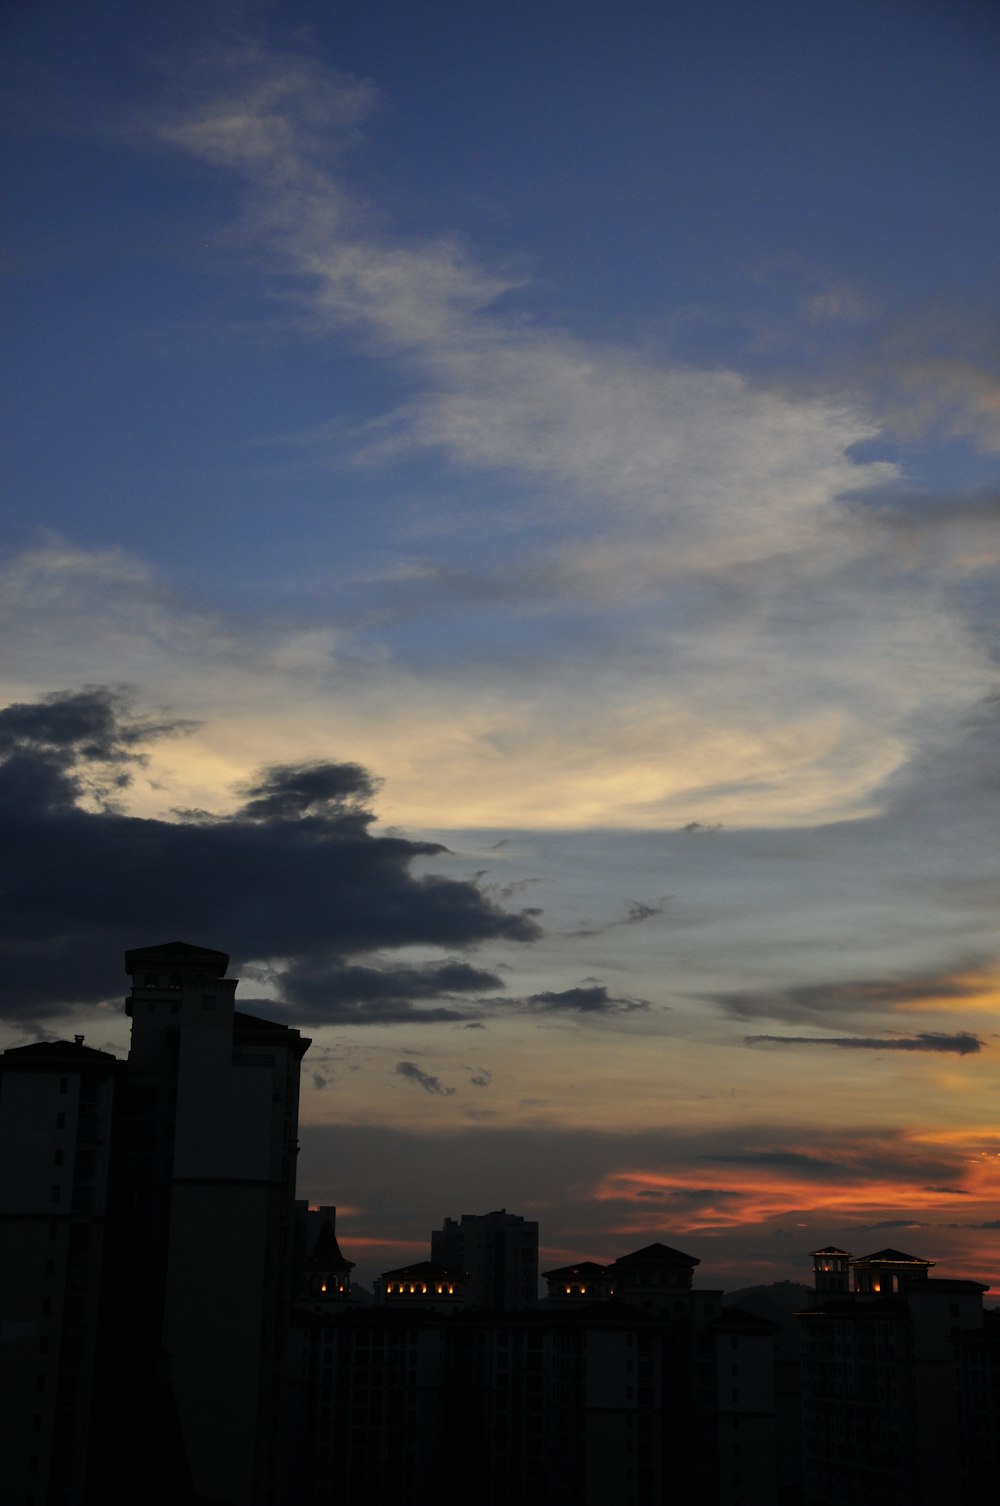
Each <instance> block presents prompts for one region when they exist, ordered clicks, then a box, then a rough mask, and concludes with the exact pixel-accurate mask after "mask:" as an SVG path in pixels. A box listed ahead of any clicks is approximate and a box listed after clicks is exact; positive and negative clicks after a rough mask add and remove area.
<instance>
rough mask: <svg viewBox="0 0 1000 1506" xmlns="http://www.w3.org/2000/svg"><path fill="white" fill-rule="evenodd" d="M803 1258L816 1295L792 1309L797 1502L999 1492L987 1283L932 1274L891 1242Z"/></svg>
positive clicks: (877, 1505) (967, 1504)
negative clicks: (859, 1253)
mask: <svg viewBox="0 0 1000 1506" xmlns="http://www.w3.org/2000/svg"><path fill="white" fill-rule="evenodd" d="M813 1260H814V1268H815V1272H816V1303H815V1305H814V1306H813V1307H812V1308H810V1309H809V1310H808V1311H806V1312H803V1313H800V1314H799V1316H798V1323H799V1328H800V1334H801V1394H802V1440H803V1501H804V1503H806V1506H834V1503H837V1506H843V1503H844V1502H845V1501H850V1502H851V1503H852V1506H854V1503H856V1506H932V1503H940V1502H941V1501H943V1500H947V1501H954V1502H961V1503H963V1506H985V1503H987V1502H989V1501H994V1500H998V1499H1000V1490H998V1486H1000V1475H998V1472H997V1438H998V1435H1000V1408H998V1400H1000V1391H998V1386H997V1381H998V1377H1000V1371H998V1369H997V1360H998V1358H1000V1350H998V1347H997V1343H998V1339H997V1329H996V1326H995V1323H994V1322H993V1321H992V1316H991V1315H988V1314H984V1312H983V1294H984V1292H986V1291H987V1290H988V1287H987V1286H986V1285H985V1284H984V1283H982V1282H979V1281H965V1280H949V1279H942V1278H932V1277H931V1276H930V1274H929V1272H930V1269H931V1267H932V1266H933V1265H934V1262H933V1261H930V1260H924V1259H922V1258H920V1257H919V1256H914V1255H907V1254H905V1253H904V1252H902V1251H900V1250H894V1249H884V1250H877V1251H875V1253H874V1254H872V1255H866V1256H864V1257H862V1258H860V1259H857V1260H853V1259H852V1257H851V1255H850V1252H849V1251H846V1250H840V1249H837V1248H835V1247H831V1246H827V1247H826V1248H825V1249H822V1250H817V1251H814V1253H813ZM849 1273H850V1275H851V1276H852V1277H853V1284H852V1285H851V1286H850V1287H849V1286H848V1274H849ZM987 1318H989V1319H990V1321H989V1322H987V1321H986V1320H987Z"/></svg>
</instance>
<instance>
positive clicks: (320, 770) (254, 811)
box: [243, 763, 378, 821]
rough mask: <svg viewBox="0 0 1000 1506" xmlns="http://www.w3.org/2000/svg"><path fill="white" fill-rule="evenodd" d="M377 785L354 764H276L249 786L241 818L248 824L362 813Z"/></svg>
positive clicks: (365, 771) (366, 772) (366, 773)
mask: <svg viewBox="0 0 1000 1506" xmlns="http://www.w3.org/2000/svg"><path fill="white" fill-rule="evenodd" d="M377 789H378V781H377V780H375V779H373V778H372V777H371V775H370V774H369V773H368V771H367V769H363V768H362V767H361V765H360V764H357V763H303V764H278V765H276V766H275V767H273V768H270V769H268V770H267V771H266V773H265V774H264V775H263V777H262V778H261V779H260V780H259V782H258V783H256V784H251V785H248V786H247V788H246V790H245V791H244V793H245V794H246V795H247V796H249V798H248V799H247V801H246V803H245V804H244V806H243V815H244V816H245V817H246V818H247V820H249V821H282V820H284V821H287V820H290V819H292V818H293V817H297V816H308V815H329V814H339V813H341V812H343V811H345V810H351V811H359V810H363V809H364V807H365V804H366V802H367V801H369V800H371V799H372V797H373V796H374V794H375V792H376V790H377Z"/></svg>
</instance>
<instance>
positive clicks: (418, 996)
mask: <svg viewBox="0 0 1000 1506" xmlns="http://www.w3.org/2000/svg"><path fill="white" fill-rule="evenodd" d="M281 986H282V992H283V994H284V997H285V999H286V1000H287V1010H288V1013H289V1014H294V1015H295V1016H296V1017H297V1018H299V1019H308V1020H310V1021H312V1022H317V1023H318V1022H322V1023H324V1024H334V1023H336V1024H353V1025H387V1024H393V1023H395V1022H396V1021H400V1020H415V1019H419V1020H422V1021H424V1022H428V1021H435V1020H436V1021H448V1020H467V1019H468V1018H469V1017H470V1015H471V1014H473V1013H474V1012H475V1011H474V1009H470V1008H469V1007H468V1005H458V1006H456V1005H452V1004H448V1003H443V1002H441V1001H442V1000H447V999H451V998H454V997H455V996H456V995H462V994H476V993H482V991H483V990H484V989H487V988H490V989H492V988H503V986H504V984H503V979H502V978H500V977H499V976H498V975H497V974H496V973H492V972H488V971H486V969H484V968H478V967H473V966H472V965H471V963H468V962H462V961H460V960H459V959H458V958H454V957H449V958H447V959H446V960H445V961H443V962H433V963H424V964H422V965H420V966H416V965H414V966H399V965H395V966H394V965H391V964H388V965H382V966H378V967H376V966H372V965H370V964H364V963H351V962H340V961H337V960H328V959H325V958H319V959H305V960H303V961H297V962H293V963H292V964H291V965H290V966H289V967H287V968H286V969H285V970H284V972H283V973H282V975H281ZM430 1000H433V1001H435V1004H434V1005H433V1006H432V1007H429V1008H428V1007H427V1001H430ZM418 1006H419V1007H418Z"/></svg>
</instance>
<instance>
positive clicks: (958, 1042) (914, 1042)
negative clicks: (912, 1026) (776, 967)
mask: <svg viewBox="0 0 1000 1506" xmlns="http://www.w3.org/2000/svg"><path fill="white" fill-rule="evenodd" d="M744 1039H745V1040H746V1043H747V1045H748V1046H839V1047H841V1048H842V1049H844V1050H849V1051H942V1052H954V1053H955V1054H956V1055H958V1056H971V1055H973V1054H974V1053H975V1052H977V1051H981V1050H982V1049H983V1042H982V1041H981V1040H980V1039H979V1037H978V1035H970V1033H969V1032H968V1031H967V1030H959V1031H957V1032H956V1033H955V1034H954V1035H943V1034H941V1033H940V1032H939V1031H936V1030H924V1031H921V1033H920V1034H919V1035H907V1036H891V1037H889V1038H887V1039H880V1038H879V1037H877V1036H869V1035H864V1036H826V1037H820V1036H808V1035H748V1036H745V1037H744Z"/></svg>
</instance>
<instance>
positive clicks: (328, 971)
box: [0, 688, 539, 1028]
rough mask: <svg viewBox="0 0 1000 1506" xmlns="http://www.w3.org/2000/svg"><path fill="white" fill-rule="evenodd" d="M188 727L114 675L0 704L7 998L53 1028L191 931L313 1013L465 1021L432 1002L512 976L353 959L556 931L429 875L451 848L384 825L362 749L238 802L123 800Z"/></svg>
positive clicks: (461, 966)
mask: <svg viewBox="0 0 1000 1506" xmlns="http://www.w3.org/2000/svg"><path fill="white" fill-rule="evenodd" d="M184 729H185V724H183V723H178V722H168V721H152V720H143V719H141V718H137V717H135V716H133V715H131V714H130V711H129V705H128V701H127V698H126V697H124V696H122V695H120V694H118V693H114V692H111V691H108V690H106V689H93V688H91V689H87V690H84V691H81V692H76V693H73V692H65V693H63V694H61V695H52V696H48V697H46V698H45V699H44V700H43V701H40V702H38V703H37V704H35V705H15V706H9V707H7V709H6V710H5V711H0V840H2V843H3V850H4V852H5V855H6V860H7V875H8V878H7V884H6V890H5V895H4V905H3V910H2V914H0V1013H3V1014H6V1015H7V1016H10V1017H14V1018H17V1019H19V1020H21V1021H22V1022H24V1023H25V1024H27V1025H29V1026H30V1027H32V1028H36V1027H37V1021H38V1019H39V1018H44V1017H45V1016H50V1015H52V1014H54V1013H56V1012H60V1011H61V1010H63V1009H65V1008H66V1007H67V1006H72V1005H77V1004H93V1003H95V1002H97V1001H99V1000H103V999H108V998H111V997H114V995H116V994H118V993H120V992H121V991H122V985H123V982H124V979H123V977H122V974H121V959H122V955H123V953H124V951H125V949H126V947H130V946H143V945H151V944H153V943H155V942H158V941H164V940H168V939H171V938H173V937H181V938H183V939H184V940H187V941H192V942H195V943H199V944H202V945H206V946H218V947H221V948H223V949H225V950H226V951H229V952H230V953H231V954H232V956H233V961H234V967H235V969H236V970H237V971H238V970H239V968H240V967H241V965H242V964H244V963H247V962H249V961H251V960H258V961H259V960H268V959H270V960H271V961H272V962H273V968H274V971H273V974H272V977H273V978H276V979H277V981H278V983H279V985H280V984H282V983H284V984H285V986H286V990H287V993H286V996H287V998H288V1000H289V1007H290V1008H294V1010H295V1011H297V1017H298V1019H299V1020H300V1021H301V1022H302V1023H303V1024H309V1023H311V1022H313V1021H322V1020H324V1019H325V1018H328V1017H329V1018H334V1019H340V1018H345V1017H346V1018H352V1019H355V1020H357V1019H368V1018H369V1017H370V1018H372V1019H382V1020H395V1019H429V1018H431V1019H432V1018H443V1019H461V1018H464V1017H465V1011H462V1010H456V1009H453V1008H450V1007H445V1008H443V1010H442V1011H441V1012H440V1013H438V1014H435V1011H434V1010H433V1009H421V1007H420V1005H421V1001H423V1000H425V999H429V998H430V997H432V996H433V994H434V992H435V991H437V992H438V995H439V996H440V995H441V994H444V995H445V996H451V995H456V994H457V995H466V994H468V993H470V992H473V991H475V989H477V988H480V987H488V988H490V989H495V988H497V987H498V986H502V984H500V982H499V980H498V978H497V976H496V975H495V974H494V973H492V972H490V971H486V970H480V969H476V968H473V967H471V966H469V965H468V964H466V963H464V962H462V961H460V960H456V959H454V958H447V959H445V960H443V961H441V962H439V963H434V964H428V965H426V966H424V967H400V966H390V967H388V968H387V969H386V970H385V976H383V977H380V969H379V968H378V966H376V965H374V964H371V963H370V961H366V962H363V963H356V962H355V959H362V958H367V959H371V958H372V957H377V956H378V955H379V954H380V953H381V952H382V951H384V950H392V949H394V948H399V947H405V946H411V945H423V946H428V945H430V946H438V947H442V948H445V949H448V950H454V949H456V948H458V949H461V948H465V947H469V946H474V945H476V944H477V943H481V942H487V941H518V942H527V941H531V940H532V939H534V938H535V937H536V936H537V935H538V934H539V931H538V927H537V925H536V923H535V922H534V920H532V919H531V918H530V917H528V916H527V915H525V914H524V913H523V912H522V913H513V914H512V913H510V912H508V911H506V910H504V909H502V908H501V907H500V906H499V905H497V904H496V903H495V902H494V901H493V900H491V899H490V898H489V897H488V896H487V895H485V894H484V893H483V892H482V890H481V889H480V888H479V887H478V886H477V885H476V884H474V883H470V882H468V881H463V880H457V879H450V878H444V877H440V876H438V875H436V874H426V875H421V876H416V875H414V873H413V872H412V865H413V863H414V861H415V860H416V859H418V858H427V857H433V856H434V855H435V854H438V853H441V852H443V851H444V849H443V848H442V847H441V846H440V845H439V844H437V843H432V842H416V841H408V840H407V839H405V838H403V837H400V836H396V835H390V836H375V835H373V833H372V831H371V830H370V827H371V824H372V822H373V821H374V819H375V818H374V815H373V814H372V812H371V811H370V810H369V809H367V807H366V804H365V802H366V801H367V800H368V798H369V797H370V795H371V793H372V791H373V790H374V788H375V783H374V781H373V780H372V779H371V778H370V776H369V775H368V774H367V773H366V772H365V771H364V770H363V769H361V768H360V767H359V766H358V765H357V764H353V763H335V762H330V763H325V764H324V763H315V762H314V763H306V764H301V765H292V764H286V765H281V766H279V767H276V768H272V769H268V770H265V771H264V772H263V773H262V774H261V775H260V776H259V777H258V778H257V779H256V780H255V781H254V782H253V783H252V785H251V786H250V787H249V788H248V789H247V790H246V791H245V794H246V800H245V803H244V804H243V806H242V807H241V808H240V809H239V810H237V811H236V813H235V814H233V815H231V816H224V817H217V816H213V815H211V814H209V813H205V812H198V813H194V814H189V815H186V816H179V817H178V818H177V819H176V820H173V821H163V820H152V819H146V818H141V817H137V816H127V815H124V814H123V813H122V812H121V811H120V810H118V809H116V808H115V807H114V805H113V804H112V803H111V802H110V800H109V798H108V796H109V792H113V791H120V789H121V788H122V787H123V786H125V785H127V784H128V782H129V779H130V777H131V774H130V766H132V765H134V764H135V763H136V762H137V761H141V759H142V758H143V757H144V754H143V747H144V745H146V744H148V743H149V742H150V741H151V740H152V739H154V738H156V737H160V736H163V735H166V734H167V733H175V732H178V731H182V730H184ZM94 797H96V801H95V798H94ZM95 803H96V805H97V808H96V809H94V808H88V807H93V806H94V805H95Z"/></svg>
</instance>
